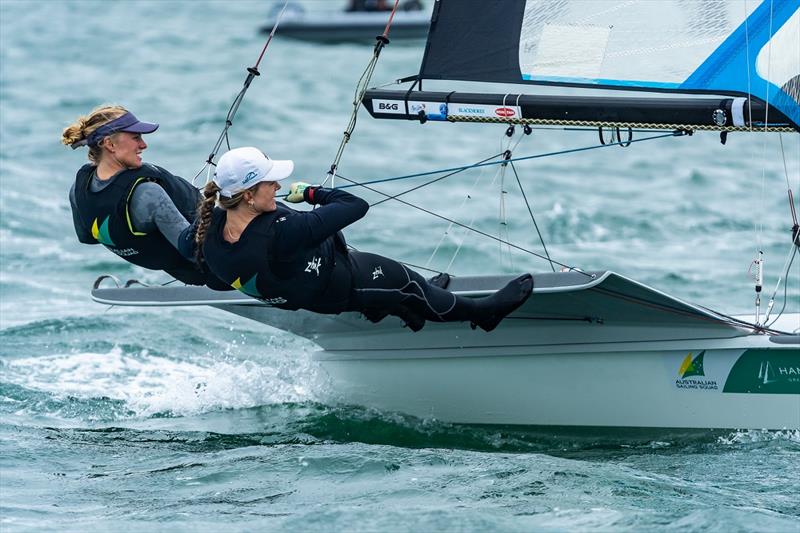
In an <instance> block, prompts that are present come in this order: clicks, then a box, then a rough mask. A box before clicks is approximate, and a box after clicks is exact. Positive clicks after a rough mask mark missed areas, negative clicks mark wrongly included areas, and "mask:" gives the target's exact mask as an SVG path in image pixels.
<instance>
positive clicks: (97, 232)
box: [92, 217, 116, 246]
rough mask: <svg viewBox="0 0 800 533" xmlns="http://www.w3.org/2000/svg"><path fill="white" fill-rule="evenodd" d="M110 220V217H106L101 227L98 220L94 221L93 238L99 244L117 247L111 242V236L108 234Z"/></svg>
mask: <svg viewBox="0 0 800 533" xmlns="http://www.w3.org/2000/svg"><path fill="white" fill-rule="evenodd" d="M108 218H109V217H106V219H105V220H104V221H103V223H102V224H100V226H99V227H98V225H97V219H96V218H95V219H94V222H92V237H94V238H95V239H97V242H99V243H100V244H105V245H106V246H116V244H114V241H112V240H111V236H110V235H109V234H108Z"/></svg>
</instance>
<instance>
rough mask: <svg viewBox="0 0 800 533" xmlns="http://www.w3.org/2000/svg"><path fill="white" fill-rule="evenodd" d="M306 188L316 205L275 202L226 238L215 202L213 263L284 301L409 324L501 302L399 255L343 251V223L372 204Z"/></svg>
mask: <svg viewBox="0 0 800 533" xmlns="http://www.w3.org/2000/svg"><path fill="white" fill-rule="evenodd" d="M310 189H311V190H310V192H309V193H307V197H306V199H307V200H309V196H310V197H311V198H313V203H318V204H320V205H321V207H319V208H318V209H316V210H314V211H307V212H303V211H295V210H293V209H291V208H289V207H287V206H286V205H284V204H281V203H278V204H277V206H278V207H277V209H276V210H275V211H272V212H269V213H263V214H261V215H259V216H257V217H256V218H255V219H253V220H252V221H251V222H250V223H249V224H248V226H247V227H246V228H245V230H244V231H243V232H242V234H241V236H240V237H239V240H238V241H237V242H235V243H230V242H227V241H226V240H225V239H224V238H223V230H224V228H225V222H226V220H227V212H226V211H225V210H224V209H219V208H217V209H215V210H214V213H213V215H212V221H211V223H210V225H209V229H208V232H207V234H206V240H205V243H204V245H203V255H204V257H205V261H206V264H207V265H208V267H209V268H210V269H211V271H212V272H213V273H214V274H215V275H216V276H217V277H219V278H220V279H222V280H223V281H225V282H227V283H230V284H231V286H233V287H234V288H236V289H238V290H240V291H242V292H244V293H245V294H249V295H250V296H253V297H255V298H258V299H260V300H262V301H264V302H266V303H268V304H270V305H272V306H275V307H279V308H281V309H291V310H296V309H307V310H309V311H314V312H317V313H325V314H337V313H341V312H343V311H358V312H361V313H363V314H364V316H365V317H366V318H368V319H369V320H371V321H373V322H378V321H379V320H381V319H383V318H384V317H386V316H387V315H395V316H399V317H400V318H402V319H403V320H404V321H405V322H406V324H407V325H408V326H409V327H410V328H411V329H414V330H417V329H420V328H422V326H423V325H424V323H425V320H432V321H435V322H446V321H468V320H469V321H476V322H478V323H482V322H485V321H487V320H489V321H493V320H494V313H496V312H497V310H498V308H499V307H498V306H500V307H502V306H504V305H505V302H504V301H503V300H502V299H500V298H495V297H488V298H480V299H470V298H464V297H460V296H456V295H454V294H453V293H451V292H449V291H447V290H444V289H442V288H440V287H438V286H436V285H432V284H430V283H429V282H427V281H426V280H425V279H424V278H423V277H422V276H421V275H420V274H418V273H417V272H414V271H413V270H410V269H408V268H406V267H405V266H404V265H402V264H400V263H398V262H397V261H394V260H392V259H389V258H387V257H383V256H380V255H376V254H371V253H366V252H359V251H353V250H349V251H348V249H347V247H346V243H345V240H344V236H343V235H342V234H341V232H340V230H341V229H342V228H344V227H346V226H348V225H349V224H352V223H353V222H355V221H356V220H358V219H360V218H361V217H363V216H364V215H365V214H366V212H367V209H368V208H369V206H368V205H367V203H366V202H364V201H363V200H361V199H360V198H358V197H356V196H353V195H352V194H350V193H348V192H346V191H344V190H341V189H326V188H313V189H312V188H310ZM503 298H505V296H504V297H503Z"/></svg>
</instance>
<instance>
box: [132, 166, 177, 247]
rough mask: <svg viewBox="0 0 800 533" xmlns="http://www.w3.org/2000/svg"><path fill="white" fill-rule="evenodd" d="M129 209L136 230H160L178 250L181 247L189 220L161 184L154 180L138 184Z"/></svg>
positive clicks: (148, 231)
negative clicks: (180, 242) (182, 236)
mask: <svg viewBox="0 0 800 533" xmlns="http://www.w3.org/2000/svg"><path fill="white" fill-rule="evenodd" d="M128 209H129V210H130V214H131V221H132V222H133V227H134V229H135V230H136V231H141V232H144V233H150V232H152V231H156V230H158V231H160V232H161V234H162V235H164V237H166V239H167V240H168V241H169V243H170V244H171V245H172V246H174V247H175V249H176V250H177V249H179V248H178V242H179V238H180V235H181V232H182V231H183V230H185V229H186V228H187V227H188V226H189V221H188V220H186V219H185V218H184V217H183V215H182V214H181V212H180V211H178V208H177V207H175V204H174V203H173V202H172V199H171V198H170V197H169V195H168V194H167V191H165V190H164V189H163V188H162V187H161V186H160V185H158V184H157V183H153V182H145V183H142V184H140V185H137V186H136V189H134V190H133V195H131V201H130V202H129V203H128Z"/></svg>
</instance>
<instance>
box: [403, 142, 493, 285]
mask: <svg viewBox="0 0 800 533" xmlns="http://www.w3.org/2000/svg"><path fill="white" fill-rule="evenodd" d="M501 155H502V154H496V155H493V156H491V157H489V158H487V159H484V160H483V161H488V160H489V159H494V158H495V157H500V156H501ZM484 170H485V169H483V168H481V169H480V172H479V173H478V176H477V177H476V178H475V181H474V182H473V183H472V186H471V187H470V189H469V192H467V194H466V195H464V199H463V200H462V201H461V205H460V206H459V209H461V208H463V207H464V206H465V205H466V204H467V202H468V201H469V200H471V199H472V191H474V190H475V188H476V187H477V186H478V182H479V181H480V180H481V178H482V177H483V171H484ZM457 172H460V171H457ZM457 172H454V173H453V174H455V173H457ZM450 175H452V174H450ZM448 176H449V175H448ZM448 176H442V177H440V178H437V179H436V180H434V181H439V180H442V179H444V178H446V177H448ZM434 181H432V182H428V183H426V184H423V185H419V186H418V187H414V189H418V188H421V187H424V186H425V185H428V184H429V183H433V182H434ZM414 189H411V190H414ZM411 190H408V191H406V192H411ZM470 225H471V223H470ZM452 229H453V224H449V225H448V226H447V229H445V230H444V232H443V233H442V236H441V237H440V238H439V242H437V243H436V246H435V247H434V248H433V251H432V252H431V255H430V257H429V258H428V261H427V262H426V263H425V266H428V265H430V264H431V263H432V262H433V258H434V257H436V254H437V253H439V249H440V248H441V246H442V244H443V243H444V240H445V239H446V238H447V236H448V235H449V234H450V230H452ZM462 242H463V241H462ZM461 244H462V243H461V242H460V243H459V244H458V248H457V249H456V251H455V252H454V253H453V258H451V260H450V263H449V264H448V265H447V268H445V270H449V269H450V266H451V265H452V264H453V261H454V260H455V257H456V255H457V254H458V252H459V250H460V249H461Z"/></svg>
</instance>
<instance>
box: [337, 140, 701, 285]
mask: <svg viewBox="0 0 800 533" xmlns="http://www.w3.org/2000/svg"><path fill="white" fill-rule="evenodd" d="M685 135H687V132H685V131H683V130H675V131H673V132H670V133H665V134H661V135H652V136H650V137H643V138H641V139H634V140H632V141H625V142H624V143H623V142H621V141H618V142H616V143H606V144H597V145H593V146H588V147H582V148H572V149H569V150H560V151H557V152H547V153H544V154H535V155H530V156H523V157H517V158H511V159H508V160H506V159H502V160H500V161H491V159H495V158H497V157H500V156H502V155H503V154H497V155H494V156H492V157H489V158H486V159H484V160H482V161H480V162H478V163H473V164H471V165H463V166H459V167H451V168H446V169H439V170H434V171H428V172H418V173H415V174H407V175H404V176H396V177H392V178H383V179H377V180H371V181H357V180H356V179H351V178H348V177H346V176H343V175H341V174H338V173H337V174H335V176H336V177H338V178H341V179H343V180H345V181H347V182H350V185H342V186H340V187H339V188H340V189H346V188H349V187H364V188H365V189H367V190H369V191H372V192H375V193H377V194H379V195H381V196H383V197H384V198H383V199H382V200H378V201H377V202H374V203H372V204H370V207H375V206H377V205H380V204H382V203H384V202H388V201H389V200H395V201H397V202H400V203H402V204H405V205H408V206H409V207H413V208H414V209H418V210H420V211H423V212H425V213H427V214H429V215H431V216H434V217H437V218H440V219H442V220H445V221H447V222H449V223H450V224H451V227H452V226H453V225H455V226H459V227H462V228H465V229H466V230H468V231H472V232H475V233H478V234H480V235H483V236H484V237H488V238H490V239H492V240H495V241H499V242H501V243H502V244H506V245H508V246H509V247H511V248H515V249H517V250H520V251H522V252H526V253H528V254H530V255H533V256H534V257H538V258H540V259H543V260H546V261H548V262H549V263H550V264H551V268H554V267H553V266H552V265H553V264H556V265H558V266H560V267H563V268H566V269H569V270H574V271H576V272H582V271H581V270H580V269H577V268H575V267H574V266H571V265H567V264H565V263H561V262H559V261H556V260H554V259H552V258H551V257H550V255H549V253H547V252H546V250H545V252H546V253H547V255H541V254H538V253H536V252H534V251H532V250H528V249H527V248H524V247H522V246H518V245H516V244H513V243H511V242H507V241H504V240H502V239H499V238H497V237H495V236H494V235H490V234H488V233H486V232H483V231H481V230H478V229H476V228H473V227H471V226H470V225H468V224H464V223H461V222H457V221H455V220H453V219H450V218H448V217H445V216H443V215H440V214H438V213H435V212H433V211H430V210H428V209H425V208H423V207H420V206H417V205H414V204H412V203H410V202H406V201H405V200H402V199H400V197H401V196H403V195H406V194H408V193H410V192H412V191H416V190H419V189H421V188H423V187H426V186H428V185H431V184H433V183H436V182H438V181H441V180H443V179H445V178H448V177H451V176H453V175H455V174H458V173H460V172H463V171H465V170H469V169H473V168H484V167H488V166H492V165H501V164H503V163H514V162H518V161H527V160H532V159H539V158H543V157H551V156H555V155H562V154H569V153H575V152H583V151H587V150H594V149H597V148H610V147H612V146H617V145H622V144H625V145H627V144H628V143H629V142H630V143H638V142H644V141H650V140H656V139H663V138H667V137H682V136H685ZM443 172H446V173H447V174H446V175H444V176H440V177H438V178H435V179H433V180H430V181H427V182H425V183H423V184H421V185H418V186H416V187H413V188H411V189H407V190H405V191H402V192H400V193H397V194H388V193H385V192H382V191H379V190H377V189H375V188H373V187H370V185H374V184H378V183H387V182H391V181H398V180H404V179H411V178H417V177H423V176H430V175H435V174H441V173H443ZM537 231H538V228H537ZM587 276H590V275H589V274H587ZM590 277H591V276H590Z"/></svg>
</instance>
